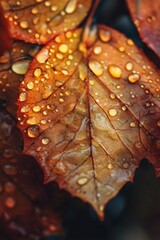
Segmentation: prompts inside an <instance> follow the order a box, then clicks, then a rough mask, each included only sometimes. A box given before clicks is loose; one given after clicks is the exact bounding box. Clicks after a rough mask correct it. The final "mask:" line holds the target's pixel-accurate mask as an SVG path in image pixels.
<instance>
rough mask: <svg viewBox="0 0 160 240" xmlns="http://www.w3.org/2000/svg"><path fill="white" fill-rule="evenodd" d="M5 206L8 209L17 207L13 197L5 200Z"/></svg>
mask: <svg viewBox="0 0 160 240" xmlns="http://www.w3.org/2000/svg"><path fill="white" fill-rule="evenodd" d="M5 205H6V207H8V208H14V207H15V205H16V202H15V200H14V199H13V198H12V197H8V198H6V200H5Z"/></svg>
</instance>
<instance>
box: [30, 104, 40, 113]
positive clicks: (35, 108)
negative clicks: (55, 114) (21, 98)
mask: <svg viewBox="0 0 160 240" xmlns="http://www.w3.org/2000/svg"><path fill="white" fill-rule="evenodd" d="M32 109H33V112H39V111H40V110H41V107H40V106H38V105H36V106H34V107H33V108H32Z"/></svg>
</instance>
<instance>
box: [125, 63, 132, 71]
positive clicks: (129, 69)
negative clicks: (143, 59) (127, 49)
mask: <svg viewBox="0 0 160 240" xmlns="http://www.w3.org/2000/svg"><path fill="white" fill-rule="evenodd" d="M126 69H127V70H128V71H131V70H132V69H133V64H132V63H130V62H129V63H127V64H126Z"/></svg>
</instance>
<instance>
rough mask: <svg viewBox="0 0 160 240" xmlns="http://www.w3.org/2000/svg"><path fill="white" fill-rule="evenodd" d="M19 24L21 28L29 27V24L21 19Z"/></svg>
mask: <svg viewBox="0 0 160 240" xmlns="http://www.w3.org/2000/svg"><path fill="white" fill-rule="evenodd" d="M20 26H21V28H23V29H26V28H28V27H29V24H28V21H25V20H24V21H21V22H20Z"/></svg>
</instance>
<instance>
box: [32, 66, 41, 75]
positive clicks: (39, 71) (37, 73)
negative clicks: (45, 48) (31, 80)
mask: <svg viewBox="0 0 160 240" xmlns="http://www.w3.org/2000/svg"><path fill="white" fill-rule="evenodd" d="M41 73H42V70H41V68H36V69H35V70H34V73H33V74H34V76H35V77H40V76H41Z"/></svg>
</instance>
